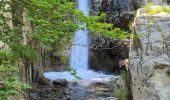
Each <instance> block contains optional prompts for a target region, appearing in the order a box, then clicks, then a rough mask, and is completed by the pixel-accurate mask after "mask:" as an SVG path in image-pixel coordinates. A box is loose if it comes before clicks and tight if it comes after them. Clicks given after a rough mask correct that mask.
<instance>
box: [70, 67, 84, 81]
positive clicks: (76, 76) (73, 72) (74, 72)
mask: <svg viewBox="0 0 170 100" xmlns="http://www.w3.org/2000/svg"><path fill="white" fill-rule="evenodd" d="M67 71H68V72H70V74H71V75H73V76H74V77H75V78H77V79H81V77H79V76H78V75H77V72H76V70H74V69H72V68H71V67H67Z"/></svg>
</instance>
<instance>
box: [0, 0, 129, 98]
mask: <svg viewBox="0 0 170 100" xmlns="http://www.w3.org/2000/svg"><path fill="white" fill-rule="evenodd" d="M6 14H9V15H10V14H12V15H11V16H5V15H6ZM23 15H25V16H23ZM104 17H105V14H101V16H87V17H86V16H84V15H83V13H82V12H81V11H78V10H77V9H76V8H75V3H73V2H69V1H68V0H0V41H2V42H3V43H5V44H6V45H8V50H9V51H7V50H2V49H0V75H1V74H2V75H1V77H0V99H1V100H6V99H7V97H8V96H10V95H15V94H16V93H18V92H19V93H22V90H25V89H28V88H29V87H28V86H27V85H25V84H23V83H22V82H20V81H19V79H18V77H17V76H19V75H18V74H19V68H20V67H18V65H19V62H21V61H23V62H24V61H25V62H28V63H36V61H38V60H39V59H40V56H41V55H39V53H38V52H39V51H38V50H39V49H40V47H39V46H37V45H38V44H41V46H43V47H44V48H45V49H47V50H49V51H55V54H56V55H57V56H58V57H60V59H61V60H62V62H63V63H64V62H65V60H66V59H65V58H64V54H63V53H62V51H63V50H65V48H66V47H68V46H71V45H72V44H71V40H72V35H73V33H74V32H75V31H77V30H79V29H84V26H83V23H86V25H87V27H88V29H89V30H90V31H91V33H92V35H97V34H100V35H102V36H105V37H108V38H112V39H113V38H127V37H129V33H127V32H125V31H122V30H120V29H119V28H113V25H112V24H107V23H102V19H103V18H104ZM24 19H26V22H24ZM10 22H11V23H13V24H12V25H10V24H9V23H10ZM25 23H29V24H30V26H28V25H27V24H25ZM11 26H12V27H11ZM23 27H31V31H29V32H27V33H26V35H25V36H24V34H23V33H24V32H25V30H23ZM26 40H27V41H26ZM23 41H26V43H25V44H24V43H23ZM38 47H39V48H38ZM24 64H25V63H24ZM22 67H24V68H25V69H26V68H28V67H29V66H28V65H26V64H25V66H22ZM70 72H71V73H72V74H73V75H74V76H76V73H75V71H72V70H70ZM41 74H42V73H41ZM27 76H29V75H27ZM22 77H23V76H22ZM77 78H78V77H77Z"/></svg>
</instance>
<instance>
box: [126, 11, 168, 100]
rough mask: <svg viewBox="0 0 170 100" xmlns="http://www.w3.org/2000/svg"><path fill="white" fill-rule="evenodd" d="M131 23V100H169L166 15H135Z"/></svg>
mask: <svg viewBox="0 0 170 100" xmlns="http://www.w3.org/2000/svg"><path fill="white" fill-rule="evenodd" d="M139 11H142V9H140V10H139ZM134 24H135V28H134V30H135V33H134V35H135V36H134V35H133V36H134V37H133V36H132V38H131V43H130V52H129V71H130V79H131V92H132V99H133V100H169V98H170V91H169V90H170V78H169V76H168V74H167V70H168V69H169V66H170V62H169V61H170V49H169V47H170V44H169V43H170V38H169V36H170V14H168V13H165V12H164V13H162V12H161V13H159V14H155V15H149V14H144V13H141V12H139V15H138V16H137V17H136V18H135V22H134ZM136 36H138V37H136Z"/></svg>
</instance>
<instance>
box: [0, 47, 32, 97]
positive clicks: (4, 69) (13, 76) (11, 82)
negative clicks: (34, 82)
mask: <svg viewBox="0 0 170 100" xmlns="http://www.w3.org/2000/svg"><path fill="white" fill-rule="evenodd" d="M14 59H15V56H14V55H13V54H12V52H10V51H5V50H0V62H1V63H0V76H1V77H0V100H7V97H9V96H13V95H15V94H16V93H18V92H21V90H26V89H28V88H30V87H29V86H28V85H26V84H23V83H21V82H20V81H19V79H17V72H18V68H17V67H15V66H13V65H11V64H12V63H11V62H12V60H14Z"/></svg>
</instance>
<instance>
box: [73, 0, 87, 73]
mask: <svg viewBox="0 0 170 100" xmlns="http://www.w3.org/2000/svg"><path fill="white" fill-rule="evenodd" d="M78 9H79V10H81V11H82V12H83V13H84V14H85V15H86V16H87V15H89V7H88V0H78ZM88 46H89V45H88V30H87V29H85V30H79V31H77V32H76V33H75V34H74V40H73V46H72V49H71V59H70V65H71V67H72V68H73V69H74V70H88Z"/></svg>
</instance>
